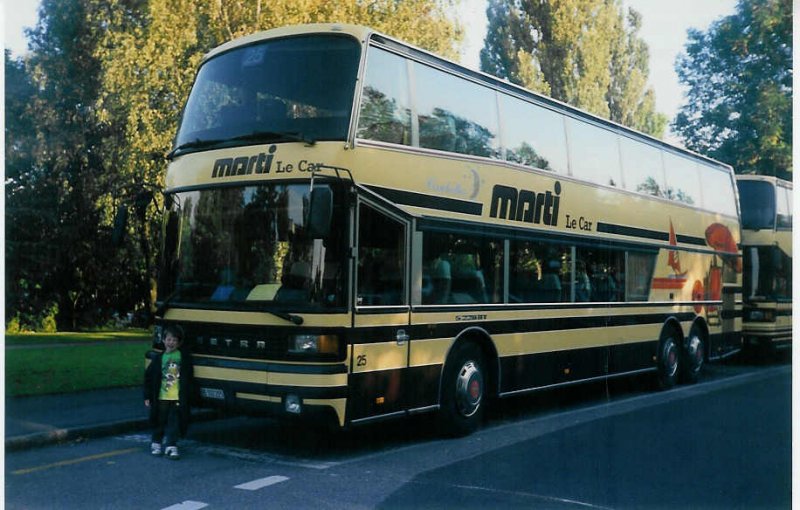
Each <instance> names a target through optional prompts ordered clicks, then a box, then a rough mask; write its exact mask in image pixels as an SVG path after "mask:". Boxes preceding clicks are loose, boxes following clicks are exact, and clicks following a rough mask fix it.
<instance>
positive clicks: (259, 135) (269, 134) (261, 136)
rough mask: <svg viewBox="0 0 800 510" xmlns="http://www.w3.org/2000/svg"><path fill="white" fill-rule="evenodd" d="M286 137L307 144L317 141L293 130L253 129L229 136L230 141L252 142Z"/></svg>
mask: <svg viewBox="0 0 800 510" xmlns="http://www.w3.org/2000/svg"><path fill="white" fill-rule="evenodd" d="M276 138H277V139H280V138H287V139H289V140H291V141H293V142H302V143H304V144H306V145H307V146H311V145H314V144H315V143H317V141H316V140H314V139H313V138H311V137H308V136H306V135H304V134H303V133H298V132H295V131H253V132H252V133H250V134H247V135H239V136H234V137H233V138H231V140H232V141H252V142H271V141H274V140H275V139H276Z"/></svg>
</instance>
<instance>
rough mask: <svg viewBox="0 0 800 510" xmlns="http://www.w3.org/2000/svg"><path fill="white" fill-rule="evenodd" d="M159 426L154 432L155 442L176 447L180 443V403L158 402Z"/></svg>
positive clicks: (174, 401)
mask: <svg viewBox="0 0 800 510" xmlns="http://www.w3.org/2000/svg"><path fill="white" fill-rule="evenodd" d="M156 405H158V425H157V426H156V429H155V430H154V431H153V442H154V443H161V442H162V440H163V441H164V446H175V445H176V443H177V441H178V433H179V430H180V429H179V427H178V419H179V418H178V401H177V400H159V401H158V404H156Z"/></svg>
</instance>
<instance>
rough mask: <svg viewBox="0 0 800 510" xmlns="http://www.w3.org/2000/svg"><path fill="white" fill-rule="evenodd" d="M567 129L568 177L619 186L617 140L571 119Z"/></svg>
mask: <svg viewBox="0 0 800 510" xmlns="http://www.w3.org/2000/svg"><path fill="white" fill-rule="evenodd" d="M567 126H568V127H569V152H570V169H571V171H572V175H573V176H574V177H577V178H579V179H584V180H587V181H589V182H594V183H597V184H603V185H606V186H616V187H621V185H622V170H621V169H620V162H619V144H618V138H619V137H618V136H617V135H616V134H615V133H612V132H611V131H608V130H606V129H602V128H598V127H596V126H594V125H592V124H588V123H586V122H581V121H579V120H576V119H572V118H570V119H567Z"/></svg>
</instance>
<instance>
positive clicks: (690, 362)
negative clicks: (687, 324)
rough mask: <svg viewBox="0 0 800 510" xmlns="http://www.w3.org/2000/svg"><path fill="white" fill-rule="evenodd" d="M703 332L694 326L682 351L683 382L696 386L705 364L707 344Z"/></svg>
mask: <svg viewBox="0 0 800 510" xmlns="http://www.w3.org/2000/svg"><path fill="white" fill-rule="evenodd" d="M703 337H704V335H703V332H702V331H701V330H700V328H698V327H697V326H692V329H691V331H690V332H689V336H688V337H687V338H686V341H684V346H683V349H681V355H682V359H681V363H680V365H681V366H680V368H681V380H682V381H683V382H685V383H688V384H694V383H696V382H697V381H698V380H699V379H700V374H701V373H702V372H703V365H704V363H705V351H706V343H705V342H704V341H703Z"/></svg>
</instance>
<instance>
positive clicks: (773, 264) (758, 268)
mask: <svg viewBox="0 0 800 510" xmlns="http://www.w3.org/2000/svg"><path fill="white" fill-rule="evenodd" d="M743 284H744V295H745V298H746V299H755V300H791V299H792V259H791V257H789V256H788V255H787V254H786V253H784V252H783V251H781V249H780V248H779V247H777V246H751V247H748V248H746V249H745V251H744V279H743Z"/></svg>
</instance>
